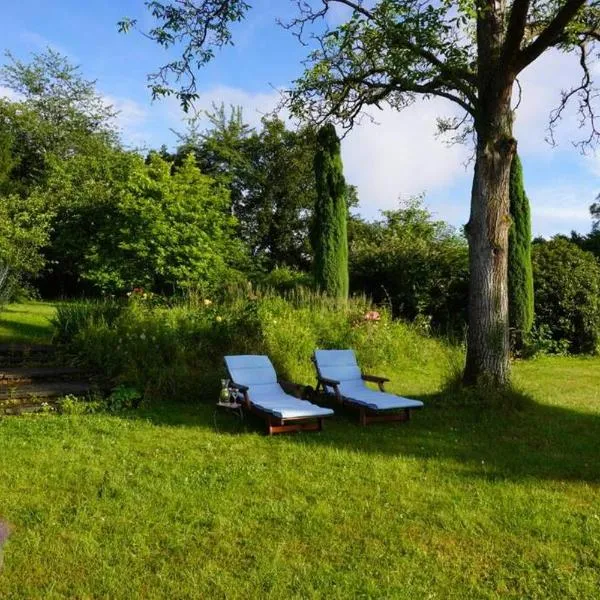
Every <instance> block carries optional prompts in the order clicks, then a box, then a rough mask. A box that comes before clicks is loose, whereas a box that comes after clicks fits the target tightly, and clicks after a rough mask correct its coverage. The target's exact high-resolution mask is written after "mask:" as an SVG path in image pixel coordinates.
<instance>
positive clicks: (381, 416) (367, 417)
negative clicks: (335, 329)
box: [312, 357, 416, 427]
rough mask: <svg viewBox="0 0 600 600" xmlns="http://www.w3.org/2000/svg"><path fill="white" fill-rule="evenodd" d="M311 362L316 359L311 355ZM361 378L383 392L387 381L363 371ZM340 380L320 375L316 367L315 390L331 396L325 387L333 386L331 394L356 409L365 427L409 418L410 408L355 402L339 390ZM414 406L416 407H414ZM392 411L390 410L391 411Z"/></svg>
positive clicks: (345, 404)
mask: <svg viewBox="0 0 600 600" xmlns="http://www.w3.org/2000/svg"><path fill="white" fill-rule="evenodd" d="M312 360H313V362H314V363H315V367H316V361H315V359H314V357H313V359H312ZM361 378H362V380H363V381H370V382H372V383H376V384H377V385H378V386H379V390H380V391H382V392H385V387H384V385H385V383H386V382H388V381H389V379H388V378H387V377H379V376H378V375H367V374H365V373H361ZM339 385H340V382H339V381H336V380H335V379H328V378H327V377H321V376H320V375H319V371H318V369H317V387H316V389H315V392H316V393H317V394H318V393H320V392H322V394H323V395H325V396H331V395H332V394H330V393H328V391H327V388H333V392H334V393H333V395H334V396H335V399H336V400H337V401H338V402H339V403H340V404H341V405H342V406H345V407H348V408H351V409H352V410H357V411H358V421H359V423H360V424H361V425H362V426H363V427H365V426H367V425H368V424H369V423H384V422H390V421H400V422H405V421H408V420H410V411H411V410H412V409H410V408H400V409H386V410H376V409H372V408H369V407H367V406H365V405H364V404H361V403H360V402H356V401H355V400H353V399H352V398H348V397H346V396H343V395H342V393H341V392H340V388H339ZM415 408H416V407H415ZM392 410H393V411H394V412H391V411H392Z"/></svg>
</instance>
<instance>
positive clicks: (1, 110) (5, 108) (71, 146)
mask: <svg viewBox="0 0 600 600" xmlns="http://www.w3.org/2000/svg"><path fill="white" fill-rule="evenodd" d="M7 59H8V61H7V63H6V64H5V65H4V66H3V67H2V68H1V69H0V83H2V84H3V85H4V86H6V87H7V88H8V89H10V90H12V91H13V92H14V93H15V94H16V95H17V97H18V98H19V100H17V101H16V102H9V101H6V100H2V101H1V102H0V116H1V117H2V119H0V130H4V131H6V132H8V134H9V135H10V136H11V137H12V139H13V147H14V151H15V152H14V156H13V161H14V164H13V166H12V174H11V178H12V179H13V180H14V181H15V182H20V183H21V184H22V185H26V186H28V187H29V188H31V186H33V185H36V184H41V183H43V182H44V181H45V176H46V170H47V166H48V161H49V160H51V159H57V158H59V159H62V160H65V159H67V158H69V157H72V156H73V155H76V154H81V153H85V154H93V153H95V152H96V151H98V149H99V148H102V146H104V145H109V146H114V145H115V144H116V141H117V132H116V130H115V127H114V118H115V116H116V112H115V111H114V109H113V108H112V107H111V106H110V105H108V104H107V103H106V102H105V100H104V98H103V97H102V96H101V95H100V94H99V93H98V91H97V90H96V85H95V82H94V81H89V80H86V79H84V77H83V76H82V74H81V72H80V69H79V67H75V66H73V65H72V64H71V63H70V62H69V60H68V59H67V58H66V57H65V56H63V55H61V54H60V53H58V52H55V51H54V50H51V49H48V50H46V51H45V52H43V53H41V54H34V55H33V58H32V60H31V62H29V63H24V62H22V61H20V60H17V59H16V58H14V57H13V56H12V55H11V54H10V53H8V54H7ZM1 137H2V136H1V135H0V138H1Z"/></svg>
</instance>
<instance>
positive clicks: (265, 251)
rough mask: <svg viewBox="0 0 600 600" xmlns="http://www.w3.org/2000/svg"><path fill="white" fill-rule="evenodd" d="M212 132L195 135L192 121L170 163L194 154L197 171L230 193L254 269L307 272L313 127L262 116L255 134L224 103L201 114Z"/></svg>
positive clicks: (312, 189)
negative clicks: (284, 268)
mask: <svg viewBox="0 0 600 600" xmlns="http://www.w3.org/2000/svg"><path fill="white" fill-rule="evenodd" d="M208 119H209V121H210V124H211V127H210V129H208V130H207V131H203V132H200V131H198V129H199V121H198V119H197V118H194V119H191V120H190V129H189V131H188V132H187V133H186V134H183V135H181V134H180V139H181V141H182V145H181V146H180V148H179V149H178V151H177V155H176V156H175V164H178V162H179V161H181V160H182V157H183V156H184V155H185V154H186V153H188V152H189V151H193V152H194V154H195V156H196V160H197V161H198V166H199V167H200V170H201V171H202V172H203V173H205V174H207V175H210V176H211V177H213V178H214V179H215V180H216V181H217V182H219V183H220V184H222V185H224V186H225V187H227V188H228V189H229V190H230V194H231V205H232V210H233V212H234V214H235V215H236V217H237V219H238V227H239V232H240V237H241V238H242V240H244V242H245V243H246V245H247V246H248V248H249V251H250V254H251V256H252V257H253V259H254V263H255V268H256V269H260V270H265V271H269V270H270V269H272V268H273V267H275V266H288V267H292V268H299V269H308V267H309V264H310V258H309V254H310V246H309V240H308V237H309V235H308V230H309V221H310V215H311V214H312V210H313V207H314V202H315V181H314V172H313V170H312V161H313V156H314V153H315V140H314V135H313V133H312V130H311V129H309V128H300V129H299V130H297V131H293V130H290V129H287V128H286V126H285V124H284V122H283V121H281V120H280V119H278V118H276V117H264V118H263V119H262V125H261V128H260V130H258V131H255V130H253V129H252V128H251V127H250V126H249V125H247V124H246V123H245V122H244V120H243V115H242V111H241V109H240V108H239V107H238V108H235V107H232V109H231V112H230V114H229V115H228V114H227V113H226V111H225V107H224V106H223V105H221V106H219V107H215V109H214V112H213V113H208Z"/></svg>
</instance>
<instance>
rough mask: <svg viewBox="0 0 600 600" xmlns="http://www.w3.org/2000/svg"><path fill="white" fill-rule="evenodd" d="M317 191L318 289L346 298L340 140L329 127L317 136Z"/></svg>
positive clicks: (345, 211) (314, 235) (315, 243)
mask: <svg viewBox="0 0 600 600" xmlns="http://www.w3.org/2000/svg"><path fill="white" fill-rule="evenodd" d="M314 168H315V178H316V191H317V197H316V202H315V211H314V217H313V219H314V220H313V232H312V242H313V250H314V274H315V282H316V284H317V287H318V288H319V289H320V290H321V291H323V292H325V293H326V294H328V295H330V296H332V297H335V298H340V299H346V298H347V297H348V284H349V282H348V232H347V228H348V224H347V219H348V209H347V206H346V182H345V180H344V172H343V166H342V156H341V153H340V140H339V138H338V136H337V134H336V132H335V127H334V126H333V125H331V124H326V125H324V126H323V127H322V128H321V129H320V130H319V131H318V133H317V151H316V153H315V160H314Z"/></svg>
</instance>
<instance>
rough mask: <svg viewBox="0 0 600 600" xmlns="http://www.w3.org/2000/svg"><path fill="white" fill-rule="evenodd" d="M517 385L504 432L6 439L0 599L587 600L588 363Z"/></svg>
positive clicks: (82, 431) (491, 427)
mask: <svg viewBox="0 0 600 600" xmlns="http://www.w3.org/2000/svg"><path fill="white" fill-rule="evenodd" d="M516 377H517V379H518V381H519V382H520V384H521V385H522V386H523V387H524V388H525V389H526V390H527V391H528V392H530V393H531V394H532V395H533V396H534V397H535V399H536V403H535V404H533V405H531V406H530V407H528V408H527V409H525V410H524V411H523V412H521V413H515V414H512V415H510V416H505V415H503V414H501V413H498V412H490V411H481V410H477V409H454V410H450V409H441V408H433V407H431V406H430V407H429V408H426V409H425V410H424V411H422V412H421V413H419V414H417V415H416V416H415V418H414V420H413V421H412V422H411V423H409V424H406V425H373V426H371V427H370V428H367V429H361V428H359V427H358V426H357V425H355V424H354V423H353V422H351V421H350V420H348V419H346V418H343V417H339V418H336V419H334V420H332V421H331V422H330V423H328V425H329V426H328V428H327V429H326V431H324V432H323V433H321V434H302V435H292V436H279V437H275V438H267V437H265V436H263V435H261V434H260V433H259V432H258V430H257V428H256V427H255V424H254V423H248V424H246V425H240V424H238V423H237V422H236V421H235V420H234V418H233V417H228V416H226V415H219V416H217V417H216V420H215V418H214V414H213V409H212V408H211V407H209V406H202V405H197V406H188V407H179V408H174V407H168V408H163V409H152V410H150V409H146V410H145V411H143V412H140V413H138V414H135V416H130V417H129V418H125V417H117V416H106V415H93V416H70V417H67V416H47V415H43V416H36V417H20V418H14V417H13V418H5V419H2V420H1V421H0V456H1V457H2V460H1V461H0V482H1V484H0V518H2V519H4V520H5V521H8V522H10V523H11V524H12V525H13V526H14V533H13V535H12V537H11V538H10V541H9V542H8V544H7V545H6V548H5V562H4V571H3V573H2V574H1V575H0V597H2V598H44V599H49V598H63V597H66V598H261V599H262V598H286V599H287V598H312V597H316V598H440V599H446V598H460V599H465V598H500V597H501V598H540V599H541V598H560V599H564V598H576V599H578V600H579V599H582V598H598V590H599V589H600V488H599V483H600V460H599V459H600V360H598V359H565V358H547V359H542V360H537V361H532V362H528V363H524V364H520V365H517V367H516ZM406 384H407V385H406V387H404V388H403V391H405V392H406V393H409V392H410V382H406ZM433 391H434V390H431V392H433ZM425 399H426V398H425ZM215 425H216V427H215Z"/></svg>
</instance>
